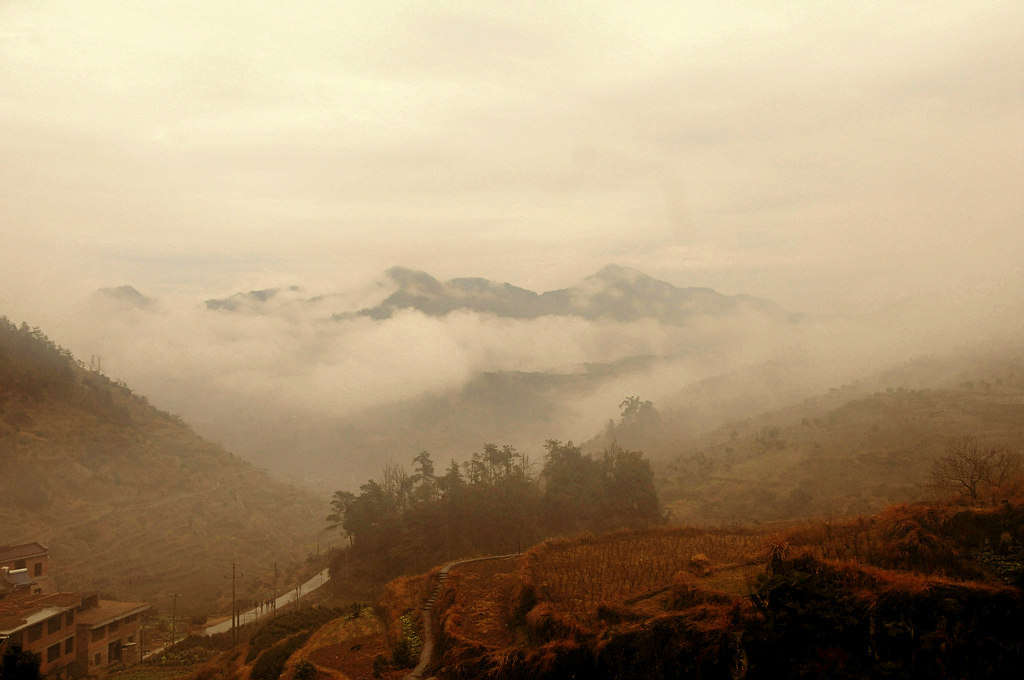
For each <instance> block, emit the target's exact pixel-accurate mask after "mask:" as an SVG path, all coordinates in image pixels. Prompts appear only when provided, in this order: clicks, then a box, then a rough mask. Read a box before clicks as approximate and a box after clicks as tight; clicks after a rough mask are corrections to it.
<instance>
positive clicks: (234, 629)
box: [224, 562, 241, 645]
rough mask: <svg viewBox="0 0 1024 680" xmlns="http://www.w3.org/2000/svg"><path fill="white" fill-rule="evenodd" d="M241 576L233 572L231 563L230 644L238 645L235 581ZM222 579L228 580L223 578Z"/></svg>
mask: <svg viewBox="0 0 1024 680" xmlns="http://www.w3.org/2000/svg"><path fill="white" fill-rule="evenodd" d="M239 576H241V574H239V573H237V572H236V570H235V563H234V562H232V563H231V576H230V578H231V644H232V645H236V644H238V599H237V597H236V596H235V580H236V579H237V578H238V577H239ZM224 578H229V577H227V576H225V577H224Z"/></svg>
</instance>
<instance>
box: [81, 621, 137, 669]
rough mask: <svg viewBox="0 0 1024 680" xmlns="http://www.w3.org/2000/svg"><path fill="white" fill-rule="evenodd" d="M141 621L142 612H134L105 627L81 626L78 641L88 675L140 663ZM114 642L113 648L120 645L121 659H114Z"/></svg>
mask: <svg viewBox="0 0 1024 680" xmlns="http://www.w3.org/2000/svg"><path fill="white" fill-rule="evenodd" d="M140 624H141V619H140V618H139V615H138V614H132V615H130V616H126V617H124V618H120V619H117V620H116V621H114V622H112V623H108V624H106V625H102V626H96V627H90V626H88V625H85V624H81V625H79V626H78V632H77V635H76V642H75V644H76V647H77V649H78V660H79V661H81V662H82V663H84V664H85V665H86V668H87V669H88V674H89V675H95V676H98V677H103V676H105V675H106V673H107V669H108V668H110V667H112V666H120V665H122V664H123V665H125V666H131V665H132V664H136V663H138V662H139V649H140V647H139V626H140ZM112 645H113V649H114V650H116V649H118V648H120V652H121V658H120V659H117V658H111V651H112V648H111V646H112ZM126 645H128V646H126Z"/></svg>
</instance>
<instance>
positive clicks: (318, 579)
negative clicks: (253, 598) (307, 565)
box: [203, 569, 331, 635]
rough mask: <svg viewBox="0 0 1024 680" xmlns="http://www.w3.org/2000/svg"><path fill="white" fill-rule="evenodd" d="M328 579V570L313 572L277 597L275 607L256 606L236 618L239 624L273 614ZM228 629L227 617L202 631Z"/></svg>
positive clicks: (229, 621) (214, 631)
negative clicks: (309, 577)
mask: <svg viewBox="0 0 1024 680" xmlns="http://www.w3.org/2000/svg"><path fill="white" fill-rule="evenodd" d="M330 580H331V575H330V573H329V570H327V569H324V570H323V571H321V572H320V573H319V574H315V575H314V576H313V578H311V579H309V580H308V581H306V582H305V583H303V584H302V585H301V586H298V587H297V588H293V589H292V590H289V591H288V592H286V593H285V594H284V595H281V596H280V597H278V598H277V600H275V601H274V604H275V605H276V607H257V608H255V609H250V610H248V611H244V612H242V613H241V614H239V618H238V620H239V625H241V624H246V623H252V622H253V621H258V620H259V619H262V618H266V617H268V616H271V615H273V614H274V611H275V609H276V608H279V607H284V606H285V605H289V604H294V603H296V602H298V601H299V599H301V598H303V597H305V596H306V595H309V594H310V593H312V592H313V591H314V590H316V589H317V588H319V587H320V586H322V585H324V584H326V583H327V582H328V581H330ZM229 630H231V619H230V618H228V620H227V621H221V622H220V623H215V624H213V625H212V626H207V627H206V628H205V629H203V633H204V634H206V635H213V634H214V633H226V632H228V631H229Z"/></svg>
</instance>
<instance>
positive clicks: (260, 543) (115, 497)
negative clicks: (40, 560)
mask: <svg viewBox="0 0 1024 680" xmlns="http://www.w3.org/2000/svg"><path fill="white" fill-rule="evenodd" d="M7 339H8V340H9V339H10V338H9V337H8V338H7ZM0 349H5V350H6V355H7V356H6V359H7V360H6V362H5V365H4V366H0V369H3V370H6V371H7V372H8V373H7V375H8V376H10V375H12V372H13V371H23V372H24V375H27V376H30V378H29V379H28V380H27V381H26V379H19V380H20V382H18V383H17V386H16V387H11V384H12V381H7V387H6V388H3V389H0V498H3V499H4V502H3V503H2V504H0V542H4V543H18V542H23V541H32V540H38V541H40V542H42V543H44V544H45V545H47V546H48V547H49V548H50V556H51V573H52V575H53V576H55V577H56V579H57V581H58V584H59V585H60V586H61V587H62V588H64V589H75V590H82V591H88V590H100V591H102V592H106V593H110V594H113V595H116V596H118V597H121V598H125V599H145V600H149V601H154V602H157V603H159V604H161V605H164V604H168V605H169V602H167V600H168V598H169V594H170V593H172V592H177V593H179V594H180V596H179V598H178V612H179V615H180V614H181V613H183V612H184V613H186V614H188V613H190V612H195V611H209V610H210V609H212V608H213V607H215V606H225V605H226V604H227V603H228V602H229V599H226V598H229V596H230V581H225V578H224V576H225V574H230V573H231V563H232V560H236V561H237V562H238V564H239V566H240V567H241V569H240V570H241V572H242V573H243V574H244V575H245V578H244V579H243V580H242V581H240V582H239V596H240V597H251V596H252V595H253V594H254V591H257V590H258V589H259V588H260V582H261V581H263V582H266V583H269V582H270V580H271V577H270V576H269V574H271V573H272V571H273V567H272V563H273V561H274V560H277V561H279V562H280V563H281V566H282V571H284V568H287V567H290V566H294V564H295V563H297V562H299V561H300V560H301V559H302V558H304V557H305V556H306V555H307V554H308V553H309V552H310V551H311V547H312V546H311V543H312V541H314V540H315V539H314V533H315V531H316V530H317V529H318V528H320V524H321V519H322V517H323V516H324V514H325V512H326V510H325V508H324V507H323V506H324V505H325V503H323V502H322V501H321V500H319V499H316V498H314V497H312V496H309V495H307V494H305V493H302V492H299V491H296V490H295V489H293V488H291V487H288V486H286V485H284V484H281V483H279V482H276V481H275V480H273V479H272V478H271V477H270V476H269V475H268V474H266V473H265V472H263V471H261V470H258V469H256V468H254V467H252V466H251V465H249V464H247V463H245V462H243V461H242V460H240V459H239V458H237V457H235V456H233V455H231V454H229V453H227V452H225V451H224V450H222V449H221V448H219V447H218V446H215V445H213V444H211V443H209V442H206V441H204V440H202V439H201V438H199V437H198V436H197V435H196V434H194V433H193V432H192V431H191V430H190V429H189V428H188V427H187V426H186V425H184V424H183V423H182V422H180V421H179V420H178V419H176V418H174V417H172V416H169V415H167V414H165V413H162V412H160V411H158V410H156V409H154V408H153V407H151V406H149V405H148V404H147V403H146V400H145V399H144V398H141V397H139V396H137V395H134V394H133V393H131V391H130V390H129V389H128V388H127V387H125V386H123V385H117V384H114V383H111V382H110V381H109V380H108V379H106V378H105V377H104V376H102V375H99V374H97V373H93V372H89V371H86V370H84V369H82V368H81V367H79V366H77V365H76V364H74V363H73V362H69V363H68V364H67V366H68V367H69V369H70V374H69V376H70V377H68V379H67V381H66V384H63V385H62V386H61V387H60V389H51V390H43V391H41V392H40V393H38V394H34V395H33V394H31V393H30V391H29V392H26V391H25V389H24V386H25V385H29V386H31V384H32V382H31V378H32V376H34V375H35V374H33V373H32V371H34V370H35V371H37V373H41V374H45V371H44V370H43V369H40V368H38V367H37V366H35V365H33V364H32V357H31V356H30V355H25V356H22V354H19V353H18V352H17V351H16V350H17V348H16V347H15V348H12V347H11V346H9V345H8V346H7V347H6V348H2V347H0ZM51 354H52V353H51ZM50 358H51V359H52V356H51V357H50ZM61 370H63V367H62V368H61ZM167 609H169V606H168V607H167Z"/></svg>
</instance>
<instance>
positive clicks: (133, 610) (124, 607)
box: [75, 600, 149, 628]
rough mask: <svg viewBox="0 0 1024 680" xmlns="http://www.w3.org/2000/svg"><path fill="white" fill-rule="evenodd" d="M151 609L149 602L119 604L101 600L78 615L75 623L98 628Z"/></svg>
mask: <svg viewBox="0 0 1024 680" xmlns="http://www.w3.org/2000/svg"><path fill="white" fill-rule="evenodd" d="M147 609H149V604H148V603H147V602H119V601H117V600H100V603H99V605H98V606H96V607H90V608H89V609H85V610H83V611H81V612H79V613H78V616H77V617H76V618H75V621H76V622H77V623H80V624H85V625H88V626H92V627H94V628H95V627H96V626H102V625H104V624H107V623H110V622H111V621H116V620H118V619H122V618H124V617H126V616H128V615H129V614H141V613H142V612H144V611H146V610H147Z"/></svg>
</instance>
